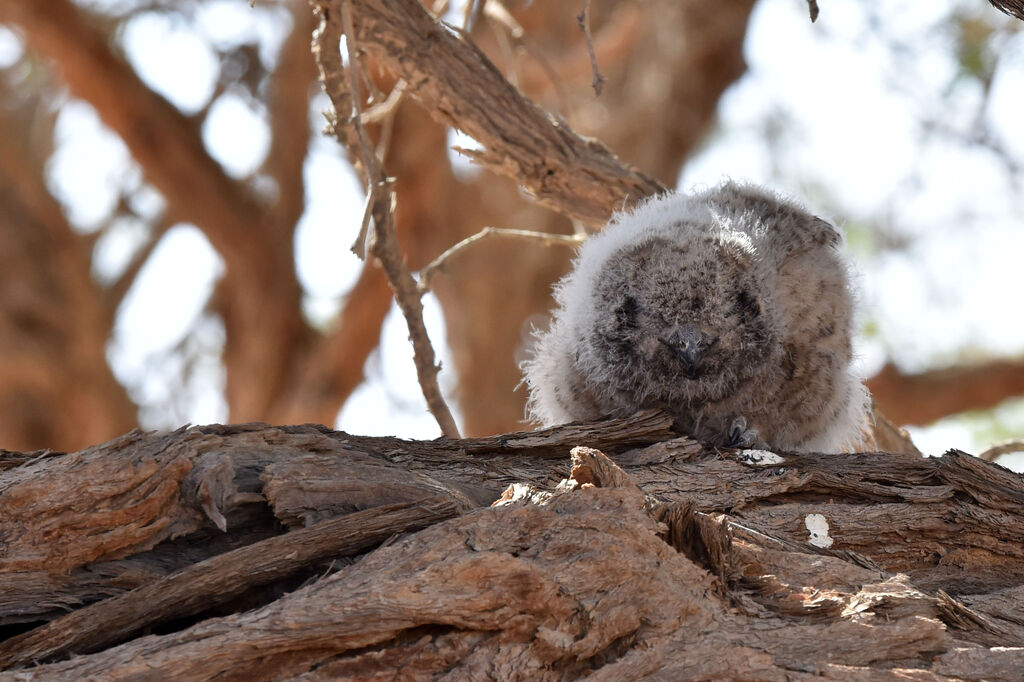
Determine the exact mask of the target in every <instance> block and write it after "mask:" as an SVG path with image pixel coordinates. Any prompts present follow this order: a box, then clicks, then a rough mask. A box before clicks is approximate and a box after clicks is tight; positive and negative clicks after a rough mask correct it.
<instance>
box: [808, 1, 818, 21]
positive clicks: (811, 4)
mask: <svg viewBox="0 0 1024 682" xmlns="http://www.w3.org/2000/svg"><path fill="white" fill-rule="evenodd" d="M807 11H808V12H810V13H811V23H812V24H813V23H814V22H815V21H817V20H818V0H807Z"/></svg>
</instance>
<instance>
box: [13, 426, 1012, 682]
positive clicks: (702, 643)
mask: <svg viewBox="0 0 1024 682" xmlns="http://www.w3.org/2000/svg"><path fill="white" fill-rule="evenodd" d="M666 425H667V420H666V418H665V417H664V415H658V414H651V413H648V414H644V415H637V416H636V417H635V418H633V419H630V420H624V421H614V420H607V421H602V422H595V423H591V424H573V425H567V426H565V427H559V428H556V429H549V430H546V431H544V432H537V433H529V434H524V433H516V434H505V435H503V436H499V437H494V438H487V439H467V440H463V441H450V440H438V441H401V440H399V439H394V438H360V437H354V436H349V435H347V434H344V433H337V432H332V431H330V430H327V429H323V428H320V427H312V426H302V427H267V426H265V425H236V426H207V427H196V428H192V429H187V430H185V429H183V430H180V431H178V432H176V433H173V434H140V433H133V434H129V435H128V436H125V437H123V438H121V439H118V440H117V441H113V442H111V443H107V444H104V445H103V446H99V447H96V448H91V449H89V450H87V451H83V452H80V453H74V454H70V455H59V456H52V457H47V458H42V459H34V460H32V461H24V462H22V463H21V464H19V465H17V466H15V467H14V468H11V469H7V470H6V471H3V472H0V519H2V520H3V521H2V524H0V525H2V528H0V529H2V530H3V531H4V532H5V533H6V535H5V537H7V538H9V539H10V542H8V544H7V545H6V546H5V553H4V554H3V555H2V556H0V574H2V578H3V581H4V582H3V584H4V586H5V590H4V592H3V595H2V596H3V599H0V617H2V618H3V620H2V622H4V623H6V624H8V625H11V624H12V623H15V624H16V623H18V622H21V621H17V620H14V621H12V620H10V619H11V617H12V616H14V617H15V618H17V617H21V618H24V617H25V615H26V614H27V615H30V616H31V615H32V614H33V613H34V614H37V615H36V619H39V618H44V619H52V624H51V625H44V626H41V627H37V628H33V630H30V631H29V632H27V633H26V634H24V635H21V636H20V637H19V638H18V639H16V640H13V641H11V642H8V643H7V644H4V645H2V648H0V652H2V654H3V655H4V656H10V658H5V659H4V661H5V662H6V663H8V664H10V663H13V662H15V661H19V662H21V663H20V664H21V665H24V664H25V663H29V664H30V665H29V667H24V668H22V669H20V670H16V671H15V670H11V671H9V672H7V673H6V674H4V675H0V679H12V680H14V679H20V680H31V679H39V680H47V681H49V680H61V679H67V680H75V679H83V678H90V677H94V676H114V677H127V676H132V675H137V674H139V671H142V672H143V673H144V674H145V675H150V676H157V677H161V678H164V677H169V676H173V677H182V678H189V679H192V678H209V677H214V676H218V675H220V676H248V677H254V676H255V677H267V676H271V675H273V676H277V677H288V678H294V677H301V676H303V675H306V676H311V677H317V678H322V679H364V678H370V679H374V678H381V677H387V676H393V675H394V674H395V673H396V671H401V672H402V673H403V674H405V675H407V676H410V677H417V678H418V677H425V678H426V677H431V676H436V675H439V674H447V675H448V676H460V677H478V676H486V675H485V673H487V674H490V673H492V672H494V671H495V670H501V671H506V672H507V671H512V672H514V673H519V672H521V673H523V674H524V675H528V676H529V677H530V678H531V679H534V678H535V679H541V680H552V681H554V680H563V679H576V678H578V677H581V676H584V675H589V676H594V677H597V678H599V679H602V678H603V679H642V678H644V677H650V676H655V675H660V676H662V677H669V678H671V679H737V678H742V679H759V680H760V679H772V680H774V679H778V680H789V679H807V680H810V679H834V680H846V679H851V677H852V678H853V679H861V678H863V679H876V678H877V679H890V678H892V679H895V678H904V677H905V678H908V679H917V680H934V681H935V682H939V681H940V680H943V679H948V678H949V677H954V678H957V679H969V680H979V681H980V680H1006V681H1007V682H1009V681H1011V680H1013V681H1015V680H1017V679H1019V671H1020V666H1021V665H1022V664H1024V655H1022V650H1021V648H1020V646H1019V645H1020V643H1021V642H1022V641H1024V627H1022V626H1021V624H1020V618H1019V612H1020V608H1021V604H1022V603H1024V602H1022V595H1024V592H1022V588H1021V578H1020V575H1021V574H1020V570H1019V568H1020V565H1021V563H1022V562H1024V549H1022V547H1024V544H1022V539H1024V538H1022V530H1021V529H1022V528H1024V521H1022V518H1021V516H1022V515H1021V509H1022V501H1024V482H1022V479H1021V477H1020V476H1018V475H1016V474H1013V473H1011V472H1009V471H1006V470H1005V469H1002V468H1001V467H997V466H993V465H991V464H989V463H986V462H983V461H980V460H978V459H976V458H973V457H970V456H968V455H965V454H963V453H959V452H955V451H953V452H950V453H947V454H946V455H944V456H943V457H941V458H922V457H918V456H906V455H898V454H886V453H877V454H849V455H829V456H820V455H793V454H786V453H766V452H761V451H716V450H714V449H710V448H707V447H704V446H702V445H701V444H699V443H696V442H694V441H692V440H690V439H687V438H672V435H673V434H671V433H670V432H669V431H668V430H667V429H666ZM582 444H586V445H587V447H572V446H574V445H582ZM638 445H639V446H645V447H640V448H637V447H636V446H638ZM570 447H572V462H571V465H572V466H571V470H570V474H569V477H568V478H566V471H567V470H568V466H567V464H568V463H567V461H566V460H567V457H568V454H567V451H568V449H569V448H570ZM604 452H609V453H611V454H610V455H609V456H606V455H605V454H604ZM399 472H401V474H400V475H399ZM503 489H504V493H502V492H501V491H502V490H503ZM70 490H74V491H78V492H79V496H78V497H77V498H76V499H75V504H73V505H69V504H68V503H67V500H68V498H69V494H68V491H70ZM496 498H497V499H496ZM494 501H496V503H495V504H494V505H492V508H489V509H476V507H479V506H482V505H488V504H490V503H491V502H494ZM417 502H418V503H419V504H420V505H422V506H423V507H424V508H427V509H432V510H434V512H435V513H433V514H431V516H430V518H422V517H421V518H418V519H411V518H408V517H405V518H404V520H401V521H398V523H397V525H395V526H390V528H397V527H404V526H406V525H408V524H410V523H415V524H417V525H419V524H422V525H429V524H431V523H433V522H434V521H436V520H438V519H440V518H442V517H444V516H446V515H447V516H450V515H451V514H453V512H454V511H455V510H459V511H460V512H468V513H463V514H461V515H460V516H459V517H458V518H451V519H449V520H447V521H441V522H440V523H433V525H430V527H429V528H426V529H425V530H422V531H418V532H414V533H410V534H406V535H404V536H402V537H400V538H397V539H396V541H395V542H393V543H385V546H383V547H381V548H378V549H376V550H374V551H372V552H370V553H368V554H366V555H365V556H363V557H362V558H361V559H360V560H359V561H358V562H355V563H352V564H350V565H347V566H345V567H344V568H342V569H341V570H340V571H338V572H336V573H333V574H331V575H329V576H327V577H325V578H324V579H321V580H318V581H316V582H312V583H310V584H307V585H305V586H303V587H301V588H299V589H296V590H294V591H289V592H287V593H284V594H282V593H281V592H280V591H276V592H274V591H270V592H265V593H262V594H260V593H259V592H258V591H257V592H256V593H255V594H254V593H252V592H250V591H247V590H246V587H247V586H248V587H254V586H256V585H259V584H262V582H263V581H264V580H266V579H267V578H268V577H275V576H276V577H280V576H282V575H285V574H286V573H288V572H290V571H293V570H295V569H296V568H298V569H300V573H299V575H298V576H297V577H298V578H300V579H301V578H303V577H305V576H308V575H309V569H310V568H311V566H310V564H309V561H315V560H316V558H317V557H326V556H328V554H330V552H329V551H326V550H324V547H325V546H326V545H325V544H321V543H326V544H332V546H333V547H334V548H335V549H338V548H340V549H338V551H347V549H346V548H351V545H350V540H352V535H361V534H362V535H366V531H367V524H369V525H373V526H375V529H374V530H373V535H374V542H376V541H379V540H380V539H381V538H382V537H383V535H384V534H385V533H386V532H387V529H385V528H382V526H387V525H388V524H389V523H390V521H394V520H395V519H390V520H389V519H388V518H387V516H388V515H389V514H394V513H397V514H402V513H404V512H401V511H399V510H395V509H394V508H393V509H392V511H391V512H388V511H386V510H385V509H381V508H380V507H381V506H385V505H386V506H392V505H405V511H413V510H414V509H416V506H415V503H417ZM373 507H376V508H377V509H376V510H375V511H374V512H366V511H359V510H363V509H367V508H373ZM268 511H272V513H273V518H274V519H275V520H276V521H277V522H278V523H276V524H267V523H266V519H264V521H262V523H263V525H264V527H265V528H266V529H267V530H269V531H270V532H271V534H273V535H278V536H279V537H271V538H269V539H262V541H256V542H253V540H252V537H251V536H249V535H246V533H247V532H249V530H250V529H251V528H252V527H253V521H254V519H259V518H260V515H261V514H262V515H264V516H265V515H266V514H267V513H268ZM353 512H355V515H351V514H353ZM346 514H348V516H346ZM369 514H374V515H375V516H374V517H373V518H372V519H371V518H370V516H368V515H369ZM339 516H340V518H336V519H332V520H326V521H323V522H322V523H319V524H318V523H317V522H318V521H320V520H322V519H331V518H332V517H339ZM218 518H220V519H221V522H223V521H224V520H226V521H227V522H226V523H221V522H218V521H217V519H218ZM214 524H218V525H219V526H220V528H221V530H220V531H215V532H216V533H218V534H217V535H213V536H211V535H210V529H211V528H212V526H213V525H214ZM282 524H283V525H284V526H286V527H289V528H292V530H290V531H288V532H282V528H281V525H282ZM309 524H313V525H312V526H311V527H309V528H305V529H303V528H302V527H303V526H305V525H309ZM56 529H59V530H60V531H61V532H60V533H57V532H55V530H56ZM219 537H225V538H227V543H228V545H227V546H228V547H230V544H229V543H231V542H236V543H241V544H243V545H245V546H242V547H237V548H231V549H229V550H228V551H227V552H226V553H224V548H225V542H224V541H220V545H219V546H220V549H219V550H218V549H213V548H211V547H210V545H211V539H215V538H219ZM172 538H177V539H172ZM361 542H364V543H369V542H370V540H369V539H367V538H363V540H361ZM364 546H365V545H364ZM332 551H334V550H333V549H332V550H331V552H332ZM211 555H214V556H211ZM112 556H114V557H122V558H118V559H113V560H111V558H110V557H112ZM190 556H191V557H195V558H191V559H190V558H189V557H190ZM169 559H171V560H176V561H178V562H182V561H183V560H184V564H183V565H182V564H181V563H179V564H178V566H179V568H180V569H183V570H180V572H178V573H177V574H174V575H166V577H161V570H166V569H165V568H164V566H165V562H167V561H168V560H169ZM79 569H82V570H79ZM187 577H192V578H194V579H195V580H194V581H192V582H191V583H190V582H189V581H188V580H186V578H187ZM140 578H141V583H140V582H139V581H140ZM84 580H88V581H92V582H91V584H89V585H88V587H90V588H91V589H92V590H93V592H90V593H89V594H96V593H98V594H97V596H94V597H92V598H93V599H102V600H105V601H101V602H100V603H98V604H95V605H92V606H86V607H84V608H83V607H80V609H79V610H78V611H77V612H74V613H72V614H70V615H64V614H63V613H59V612H57V609H53V608H52V607H50V610H46V609H47V603H50V604H54V603H56V604H60V603H67V604H78V603H81V601H82V599H81V598H79V599H76V598H75V597H76V596H78V595H80V594H81V590H82V589H83V588H84V587H86V586H85V585H83V583H82V581H84ZM61 581H63V582H61ZM132 581H135V582H136V585H135V587H136V589H135V591H134V592H131V591H128V590H126V589H125V587H124V585H125V583H128V582H132ZM40 584H43V585H44V586H52V585H58V586H60V587H61V588H62V589H52V590H51V591H44V592H42V593H41V594H39V596H38V597H36V598H35V600H34V601H26V599H27V598H28V597H30V595H32V594H34V593H33V590H35V591H36V592H35V593H38V590H39V585H40ZM293 584H294V583H293ZM218 586H219V587H220V589H223V590H224V591H225V592H226V593H227V594H242V593H245V594H249V595H250V596H252V597H255V598H257V601H255V602H253V601H246V602H231V603H229V604H225V605H224V607H223V608H227V609H228V611H229V613H230V615H224V612H223V611H217V610H207V609H203V608H202V607H203V605H202V602H201V595H204V594H208V595H211V597H210V599H211V600H220V599H223V597H224V595H223V594H221V593H220V592H219V590H218V589H217V588H218ZM190 587H194V588H195V592H194V593H191V592H190V591H189V589H188V588H190ZM117 594H120V596H112V595H117ZM122 607H123V608H122ZM197 609H198V610H197ZM182 613H192V614H194V615H193V618H195V619H196V622H195V623H194V624H191V625H189V624H185V623H180V621H179V622H178V624H180V626H181V627H180V629H177V630H175V631H172V632H167V633H165V634H161V635H159V636H141V637H136V638H134V639H128V640H127V641H123V643H121V644H119V645H117V646H114V647H111V648H107V649H105V650H102V651H98V652H97V653H94V654H90V655H83V656H75V657H74V658H72V659H70V660H68V661H63V662H54V663H50V662H47V661H46V660H45V659H46V658H49V657H51V656H54V655H56V656H60V655H61V652H64V651H66V650H67V648H68V647H69V646H70V645H71V644H72V643H75V647H76V648H85V649H90V648H92V647H94V646H96V647H99V646H103V644H102V643H103V642H114V641H121V640H122V639H124V638H126V637H131V635H130V634H129V633H131V632H135V631H136V630H137V628H138V627H140V626H142V625H144V624H145V623H155V622H158V621H161V620H163V619H164V618H165V617H174V616H175V614H179V615H180V614H182ZM94 623H95V624H96V627H97V629H98V631H97V632H95V633H94V632H92V631H91V630H92V628H91V625H92V624H94ZM695 633H696V634H695ZM33 654H35V655H38V656H40V657H42V658H43V659H44V660H42V661H39V662H41V663H44V665H42V666H34V667H33V666H31V663H33V662H34V661H29V660H28V659H29V658H30V657H31V656H32V655H33ZM506 676H507V675H506Z"/></svg>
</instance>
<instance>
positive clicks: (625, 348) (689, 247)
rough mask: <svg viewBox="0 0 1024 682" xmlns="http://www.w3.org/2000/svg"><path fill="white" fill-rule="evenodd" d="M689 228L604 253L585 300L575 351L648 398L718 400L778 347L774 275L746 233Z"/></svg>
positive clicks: (610, 379) (613, 381)
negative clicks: (587, 321)
mask: <svg viewBox="0 0 1024 682" xmlns="http://www.w3.org/2000/svg"><path fill="white" fill-rule="evenodd" d="M688 232H689V235H690V236H689V237H688V238H687V239H686V240H680V241H676V240H672V239H668V238H663V237H654V238H651V239H648V240H646V241H644V242H643V243H641V244H638V245H633V246H628V247H624V248H622V249H620V250H618V251H616V252H614V253H612V254H610V255H609V257H608V258H607V259H606V260H605V262H604V264H603V266H602V267H601V277H600V278H599V279H598V281H597V282H596V283H595V284H596V286H595V288H594V291H593V297H592V299H591V304H592V305H593V308H594V310H593V315H592V317H591V320H592V321H593V323H592V325H591V329H589V330H588V331H587V332H586V334H587V337H586V338H585V339H584V343H585V346H586V350H585V351H584V352H585V353H586V354H588V355H589V356H590V357H588V358H581V359H582V360H583V361H584V362H587V363H588V364H589V365H591V366H592V367H600V368H602V371H601V373H600V374H601V376H602V378H603V381H604V382H605V383H606V384H607V387H608V389H610V390H611V391H612V392H614V393H619V394H625V395H629V396H631V398H632V399H633V400H635V401H637V402H638V403H640V404H643V405H645V406H650V407H656V406H659V405H661V404H678V403H679V402H680V401H685V402H693V401H709V400H712V401H713V400H717V399H721V398H723V397H725V396H727V395H729V394H731V393H733V392H735V391H736V390H737V389H738V388H739V386H740V385H741V384H742V383H743V382H745V381H748V380H749V379H751V378H752V377H754V376H756V375H757V374H759V373H762V372H763V371H764V367H765V363H766V362H773V360H774V358H772V357H771V356H773V355H776V354H777V353H778V346H779V332H778V324H777V322H776V320H775V318H774V315H773V310H774V307H775V304H774V301H773V299H772V295H773V284H774V283H773V282H768V281H765V279H766V275H765V271H764V269H763V268H761V267H760V264H759V262H758V260H757V258H756V254H755V253H754V252H753V249H752V248H751V247H750V244H749V242H747V241H746V239H745V236H744V235H738V234H732V233H728V232H710V231H700V230H688ZM776 364H777V363H776Z"/></svg>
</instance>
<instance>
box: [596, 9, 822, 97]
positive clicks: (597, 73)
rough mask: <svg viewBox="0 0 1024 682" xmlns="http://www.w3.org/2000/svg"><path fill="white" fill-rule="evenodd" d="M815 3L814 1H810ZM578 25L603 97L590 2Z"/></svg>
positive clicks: (598, 93)
mask: <svg viewBox="0 0 1024 682" xmlns="http://www.w3.org/2000/svg"><path fill="white" fill-rule="evenodd" d="M810 1H811V2H813V1H814V0H810ZM576 23H578V24H579V26H580V30H581V31H583V38H584V39H585V40H586V42H587V54H589V55H590V70H591V71H593V72H594V80H593V81H591V85H592V86H593V88H594V94H595V95H597V96H598V97H600V96H601V90H602V89H603V88H604V76H602V75H601V72H600V71H599V70H598V68H597V54H595V53H594V37H593V36H592V35H590V0H583V11H582V12H580V13H579V16H577V17H576Z"/></svg>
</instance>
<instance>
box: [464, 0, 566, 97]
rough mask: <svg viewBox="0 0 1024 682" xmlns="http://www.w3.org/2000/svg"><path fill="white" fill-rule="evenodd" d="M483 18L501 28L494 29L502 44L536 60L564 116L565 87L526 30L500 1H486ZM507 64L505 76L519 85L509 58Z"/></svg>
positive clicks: (555, 70)
mask: <svg viewBox="0 0 1024 682" xmlns="http://www.w3.org/2000/svg"><path fill="white" fill-rule="evenodd" d="M484 18H486V19H487V20H488V21H489V22H490V23H491V25H492V27H497V28H500V29H503V31H502V30H497V29H496V30H495V31H494V32H495V34H496V35H497V36H499V40H501V42H502V45H503V46H509V47H515V48H516V49H518V50H523V51H525V52H526V53H527V54H528V55H530V57H532V58H533V59H534V60H536V62H537V64H538V65H539V66H540V68H541V71H543V72H544V75H545V76H546V77H547V79H548V81H549V82H550V83H551V87H552V88H554V90H555V96H556V97H557V98H558V110H559V111H560V112H561V114H562V115H563V116H565V115H566V114H567V112H568V110H569V107H568V104H567V103H568V101H569V97H568V95H567V93H566V92H565V87H564V86H563V85H562V79H561V77H560V76H559V75H558V71H557V69H555V67H554V66H552V65H551V61H550V60H549V59H548V58H547V56H546V55H545V54H544V51H543V50H541V49H539V48H538V47H537V46H536V45H534V44H533V43H532V42H531V41H530V40H528V39H527V36H526V31H525V30H524V29H523V27H522V26H521V25H520V24H519V22H518V21H516V19H515V17H513V16H512V14H511V12H509V11H508V9H507V8H506V7H505V6H504V5H503V4H501V3H500V2H495V1H494V0H491V1H490V2H487V3H486V4H485V5H484ZM509 64H510V66H509V73H508V75H507V76H506V77H507V78H508V80H509V82H510V83H512V84H513V85H515V86H516V87H519V83H518V80H519V74H518V72H517V71H516V69H515V68H514V63H513V60H512V59H511V58H510V59H509Z"/></svg>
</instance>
